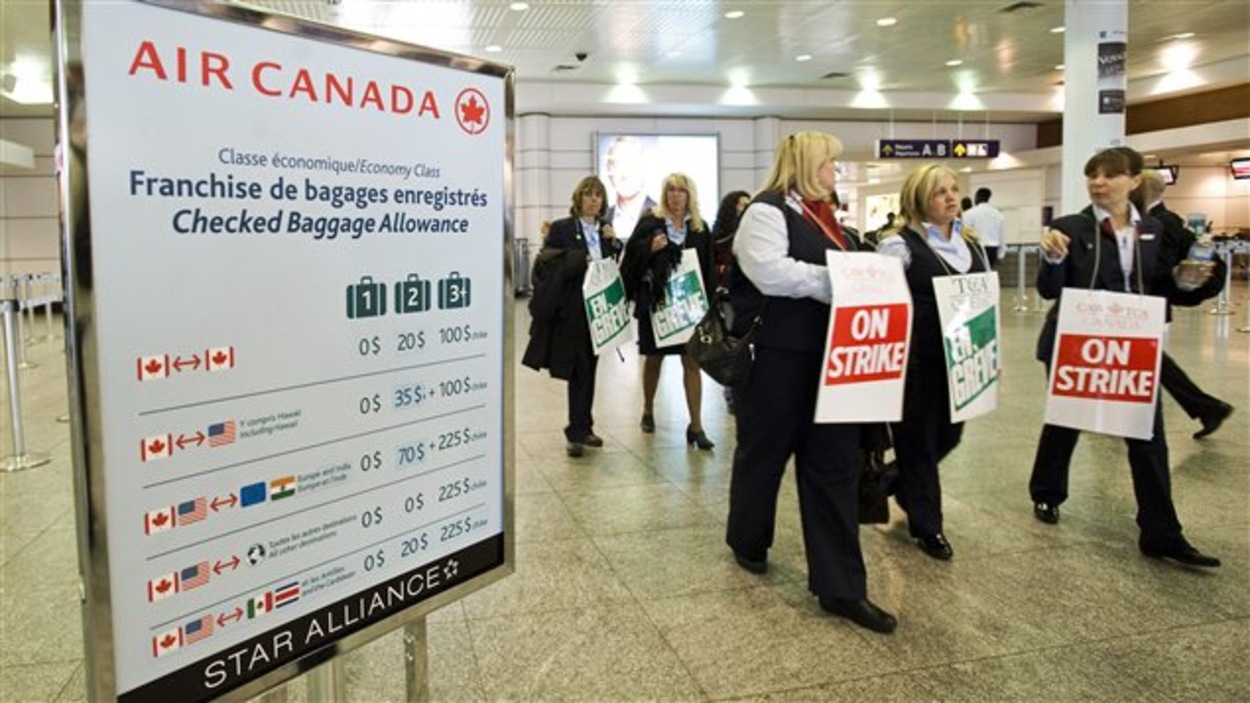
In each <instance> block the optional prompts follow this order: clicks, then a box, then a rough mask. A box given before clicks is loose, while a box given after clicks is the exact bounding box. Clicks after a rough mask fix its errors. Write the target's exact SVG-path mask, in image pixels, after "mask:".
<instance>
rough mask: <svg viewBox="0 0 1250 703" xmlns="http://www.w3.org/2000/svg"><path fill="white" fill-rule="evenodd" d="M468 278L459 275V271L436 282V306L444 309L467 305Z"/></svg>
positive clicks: (465, 306)
mask: <svg viewBox="0 0 1250 703" xmlns="http://www.w3.org/2000/svg"><path fill="white" fill-rule="evenodd" d="M469 283H470V281H469V279H467V278H464V277H463V276H461V275H460V272H459V271H452V272H451V274H449V275H448V276H447V278H444V279H442V280H440V281H439V282H438V307H440V308H442V309H444V310H451V309H453V308H467V307H469Z"/></svg>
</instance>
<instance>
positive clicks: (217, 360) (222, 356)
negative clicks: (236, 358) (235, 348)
mask: <svg viewBox="0 0 1250 703" xmlns="http://www.w3.org/2000/svg"><path fill="white" fill-rule="evenodd" d="M229 359H230V357H229V356H227V355H226V353H225V352H223V351H219V352H217V353H216V354H213V363H214V364H217V365H221V364H224V363H226V362H227V361H229Z"/></svg>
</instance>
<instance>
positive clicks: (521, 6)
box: [508, 2, 530, 12]
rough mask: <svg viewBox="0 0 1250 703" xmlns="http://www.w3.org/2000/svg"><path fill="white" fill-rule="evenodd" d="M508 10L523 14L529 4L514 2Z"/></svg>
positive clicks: (528, 7)
mask: <svg viewBox="0 0 1250 703" xmlns="http://www.w3.org/2000/svg"><path fill="white" fill-rule="evenodd" d="M508 9H509V10H512V11H513V12H525V11H526V10H528V9H530V4H529V3H528V2H514V3H512V4H511V5H509V6H508Z"/></svg>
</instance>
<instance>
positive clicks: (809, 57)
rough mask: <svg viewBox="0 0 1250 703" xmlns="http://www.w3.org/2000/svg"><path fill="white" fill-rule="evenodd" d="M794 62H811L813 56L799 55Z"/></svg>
mask: <svg viewBox="0 0 1250 703" xmlns="http://www.w3.org/2000/svg"><path fill="white" fill-rule="evenodd" d="M794 60H795V61H811V60H812V55H811V54H799V55H798V56H795V57H794Z"/></svg>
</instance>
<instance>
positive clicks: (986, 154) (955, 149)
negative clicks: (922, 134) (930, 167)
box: [877, 139, 999, 159]
mask: <svg viewBox="0 0 1250 703" xmlns="http://www.w3.org/2000/svg"><path fill="white" fill-rule="evenodd" d="M998 151H999V140H997V139H953V140H952V139H878V140H877V158H878V159H993V158H996V157H997V156H998Z"/></svg>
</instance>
